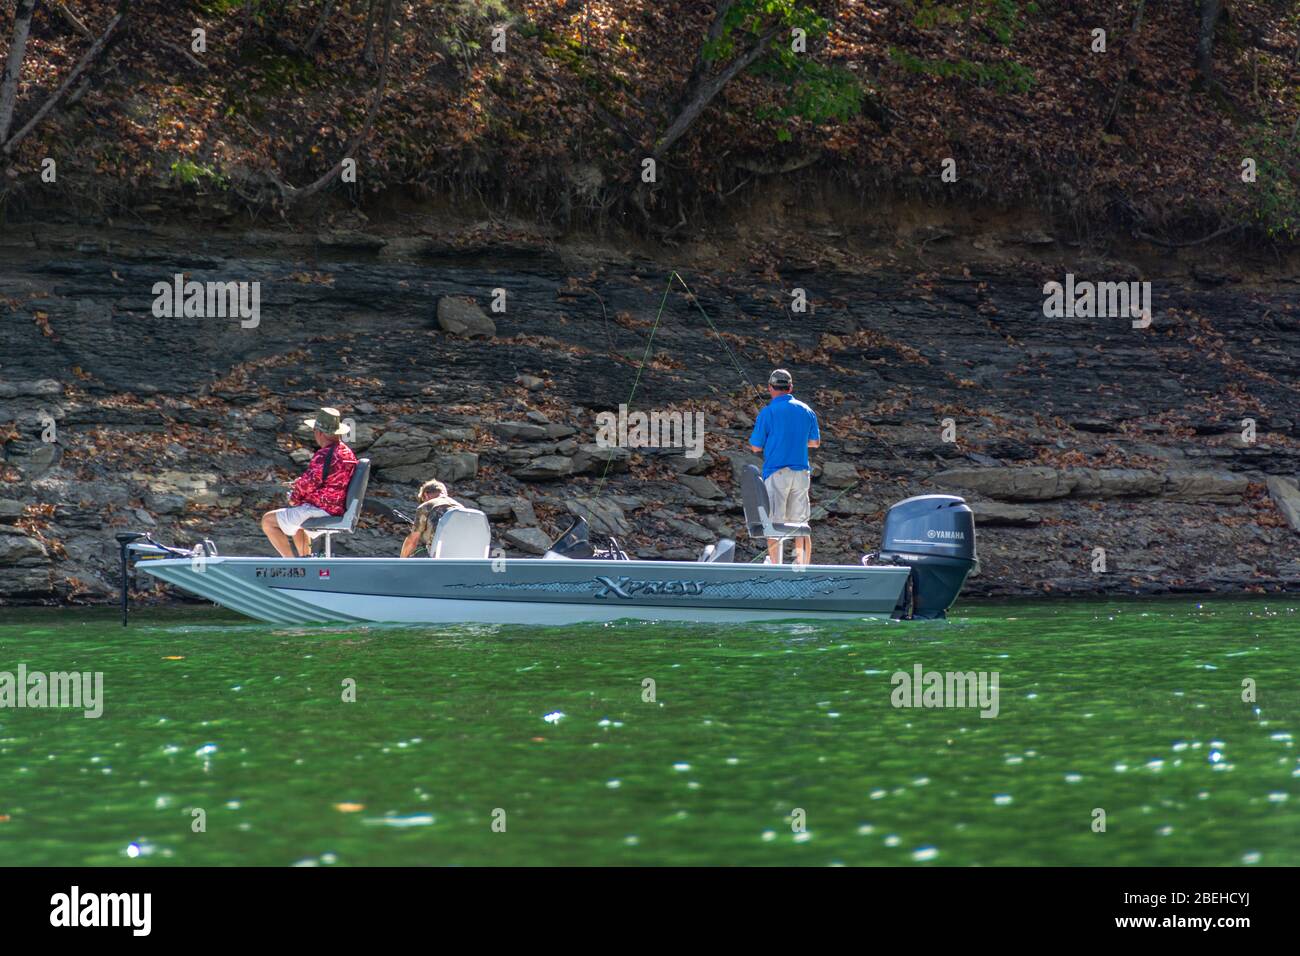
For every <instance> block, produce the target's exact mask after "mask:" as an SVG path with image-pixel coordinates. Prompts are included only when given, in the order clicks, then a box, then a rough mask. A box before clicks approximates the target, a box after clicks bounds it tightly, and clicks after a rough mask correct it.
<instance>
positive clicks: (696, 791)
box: [0, 598, 1300, 866]
mask: <svg viewBox="0 0 1300 956" xmlns="http://www.w3.org/2000/svg"><path fill="white" fill-rule="evenodd" d="M1298 638H1300V598H1291V599H1289V600H1288V599H1286V598H1282V599H1276V598H1270V599H1268V600H1263V599H1260V600H1215V599H1204V600H1199V599H1180V600H1168V601H1150V602H1110V603H1100V602H1068V603H1067V602H1061V603H1050V604H979V605H977V604H962V605H960V606H959V608H958V613H957V614H956V616H955V618H954V619H953V620H951V621H947V622H924V623H923V622H911V623H899V622H889V623H886V622H866V623H862V624H855V625H846V624H841V623H835V624H820V623H803V624H781V625H749V626H735V625H732V626H728V627H717V628H713V627H705V626H698V627H697V626H683V625H645V624H631V623H628V624H614V625H605V626H602V625H591V626H584V627H576V628H566V629H558V630H552V629H540V628H538V629H531V628H485V627H457V628H432V627H408V628H391V627H357V628H345V629H337V628H332V629H327V630H310V629H302V628H282V627H274V626H268V625H260V624H253V623H249V622H246V621H243V620H242V619H237V618H233V617H231V616H229V615H227V614H225V612H221V611H217V610H192V611H175V610H139V611H137V612H136V614H135V615H134V617H133V622H132V626H131V627H130V628H129V629H125V630H124V629H123V628H122V627H121V626H120V625H119V623H118V621H117V619H116V617H115V616H114V614H113V613H112V612H108V611H79V610H73V611H69V610H43V611H16V610H14V609H4V608H0V672H11V673H16V672H17V669H18V666H19V665H20V664H25V665H26V667H27V669H28V671H43V672H54V671H74V670H75V671H100V672H102V673H103V714H102V716H101V717H99V718H98V719H87V718H85V717H84V716H83V715H82V712H81V711H73V710H69V709H50V708H46V709H11V708H5V709H0V865H9V866H13V865H28V864H30V865H37V864H46V865H64V864H68V865H71V864H90V865H97V864H108V865H125V866H150V865H169V864H170V865H218V864H236V863H238V864H267V865H289V864H306V865H335V866H343V865H367V864H388V865H393V864H397V865H465V864H470V865H472V864H494V865H495V864H631V865H650V864H743V865H766V864H775V865H813V866H825V865H832V864H846V865H864V864H869V865H907V866H935V865H956V866H967V865H1001V864H1081V865H1127V864H1154V865H1265V866H1268V865H1282V864H1286V865H1292V866H1294V865H1297V864H1300V759H1298V758H1300V753H1298V752H1297V749H1296V743H1295V735H1296V734H1298V733H1300V674H1298V673H1297V664H1298V663H1300V640H1298ZM917 665H920V666H921V668H922V670H923V671H938V672H948V671H954V672H955V671H962V672H965V671H975V672H981V671H982V672H997V674H998V678H997V687H998V713H997V716H996V717H988V718H985V717H981V716H980V711H979V709H978V708H977V707H943V708H938V707H936V708H924V707H923V708H919V709H917V708H902V707H895V706H894V705H893V702H892V701H891V697H893V696H894V694H895V687H894V684H893V683H892V680H891V676H892V675H893V674H894V673H895V672H897V671H904V672H907V673H908V674H909V675H910V674H912V673H914V669H915V667H916V666H917ZM647 678H648V679H650V680H653V682H654V686H653V691H654V694H653V696H654V699H653V700H647V699H645V698H646V697H648V696H649V693H648V689H647V686H646V684H645V681H646V679H647ZM350 681H355V688H356V690H355V695H356V700H355V702H348V701H345V700H344V699H343V698H344V695H345V686H350V684H348V683H347V682H350ZM1243 681H1247V682H1248V683H1247V684H1246V689H1247V690H1249V688H1250V687H1251V686H1253V688H1254V695H1255V698H1256V699H1255V701H1254V702H1249V701H1243V699H1242V697H1243ZM1249 682H1253V685H1252V684H1250V683H1249ZM195 809H200V810H202V811H203V813H202V814H201V815H200V816H196V815H195V813H194V811H195ZM1097 810H1102V811H1104V813H1105V831H1104V832H1096V831H1095V830H1094V825H1095V824H1094V821H1095V820H1097V819H1099V817H1098V816H1097V814H1096V811H1097ZM200 819H202V820H203V822H204V823H205V829H203V830H202V832H195V826H196V824H197V822H198V821H199V820H200ZM494 821H495V822H496V829H495V830H494ZM502 824H504V832H498V831H499V830H500V828H501V826H502Z"/></svg>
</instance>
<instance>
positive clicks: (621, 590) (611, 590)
mask: <svg viewBox="0 0 1300 956" xmlns="http://www.w3.org/2000/svg"><path fill="white" fill-rule="evenodd" d="M595 581H596V583H597V584H599V585H600V586H601V587H603V588H604V590H603V591H598V592H597V593H596V597H598V598H607V597H620V598H625V599H626V598H631V597H632V596H633V595H636V594H642V595H645V594H653V595H671V596H681V595H687V594H692V595H695V594H703V593H704V584H705V582H703V581H633V580H632V579H631V578H629V577H621V578H619V579H618V580H617V581H616V580H614V579H613V578H607V577H605V576H604V575H600V574H598V575H596V578H595Z"/></svg>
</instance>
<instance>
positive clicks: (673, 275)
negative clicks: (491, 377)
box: [596, 269, 907, 510]
mask: <svg viewBox="0 0 1300 956" xmlns="http://www.w3.org/2000/svg"><path fill="white" fill-rule="evenodd" d="M674 281H676V282H677V283H678V284H680V285H681V287H682V289H683V290H684V291H685V292H686V297H687V300H688V301H689V302H691V303H692V304H693V305H694V306H695V308H696V309H697V310H698V311H699V313H700V315H702V316H703V317H704V321H705V322H706V323H708V326H709V329H710V330H712V332H713V334H714V336H715V337H716V338H717V340H718V343H719V344H720V345H721V346H722V348H723V351H724V352H726V354H727V358H729V359H730V360H731V364H732V366H733V367H734V368H735V370H736V373H737V374H738V375H739V376H740V378H741V380H742V381H743V382H744V383H745V384H746V385H747V386H748V387H749V388H750V390H751V391H752V393H753V400H754V402H755V404H761V403H762V400H763V398H764V397H765V396H764V394H763V391H762V389H761V388H759V386H758V385H756V384H755V383H754V380H753V379H751V378H750V377H749V375H748V373H746V371H745V368H744V366H743V365H742V364H741V362H740V360H739V359H738V358H736V354H735V352H733V351H732V350H731V346H730V345H728V344H727V340H726V338H724V337H723V335H722V332H721V331H720V330H719V329H718V327H717V325H715V324H714V322H713V319H712V318H711V317H710V316H709V313H708V312H706V311H705V309H704V306H703V305H701V304H700V297H699V296H698V295H696V294H695V291H694V290H693V289H692V288H691V287H690V286H689V285H687V284H686V280H685V279H683V278H682V276H681V273H679V272H678V271H677V270H676V269H674V270H672V272H670V273H669V275H668V282H667V284H666V285H665V287H664V294H663V296H662V297H661V298H660V300H659V310H658V312H656V313H655V321H654V325H653V326H651V328H650V337H649V338H648V339H647V340H646V347H645V352H644V353H643V354H642V356H641V364H640V365H638V366H637V370H636V377H635V378H634V379H633V381H632V390H631V392H630V393H629V394H628V398H627V403H626V407H627V408H628V409H631V407H632V399H633V398H634V397H635V396H636V390H637V387H638V386H639V385H640V382H641V372H642V370H643V369H644V368H645V366H646V363H647V362H648V361H649V358H650V351H651V348H652V346H653V344H654V337H655V333H656V332H657V331H658V329H659V323H660V321H661V320H662V318H663V314H664V306H665V305H666V304H667V302H668V293H669V292H670V291H671V290H672V286H673V282H674ZM601 305H602V307H603V306H604V302H603V300H602V302H601ZM862 426H863V428H864V429H866V431H867V432H868V433H869V434H870V435H871V436H872V437H873V438H875V439H876V441H878V442H879V443H880V444H881V446H883V447H884V449H885V450H886V451H887V452H889V454H891V455H893V456H894V458H895V459H897V460H898V461H899V462H900V463H902V464H904V465H906V464H907V460H906V459H905V458H903V456H902V455H900V454H898V452H897V451H895V450H894V448H893V446H892V445H890V443H889V442H888V441H887V440H886V439H885V438H884V436H883V435H881V434H880V433H879V432H877V431H876V430H875V429H874V428H873V427H872V426H871V425H869V424H867V423H866V422H863V423H862ZM613 462H614V459H613V456H610V457H609V458H608V459H606V461H605V470H604V471H603V472H602V473H601V476H600V481H599V482H598V483H597V485H596V494H597V495H599V494H600V491H601V489H602V488H604V486H605V480H606V478H607V477H608V475H609V470H610V467H611V466H612V465H613ZM861 483H862V479H858V480H857V481H855V482H854V483H853V484H851V485H849V486H848V487H847V488H845V489H843V490H842V491H840V492H839V494H837V495H835V496H834V497H833V498H831V499H830V501H827V502H824V503H823V504H820V505H818V510H822V509H825V508H828V507H829V506H830V505H832V504H834V503H835V502H836V501H838V500H839V498H840V497H841V496H843V495H844V494H846V493H847V492H849V491H852V490H853V489H854V488H856V487H857V486H858V485H860V484H861Z"/></svg>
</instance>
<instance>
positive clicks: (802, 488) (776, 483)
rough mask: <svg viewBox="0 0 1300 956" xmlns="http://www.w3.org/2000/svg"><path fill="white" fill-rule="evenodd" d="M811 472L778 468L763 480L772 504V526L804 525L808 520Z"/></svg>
mask: <svg viewBox="0 0 1300 956" xmlns="http://www.w3.org/2000/svg"><path fill="white" fill-rule="evenodd" d="M811 480H812V472H810V471H795V470H794V469H793V468H780V469H778V470H777V471H774V472H772V474H770V475H768V476H767V478H765V479H764V480H763V485H764V486H765V487H766V488H767V497H768V500H769V501H770V502H771V503H772V514H771V518H772V522H773V524H804V523H805V522H807V520H808V515H809V513H810V509H809V507H808V485H809V483H810V482H811Z"/></svg>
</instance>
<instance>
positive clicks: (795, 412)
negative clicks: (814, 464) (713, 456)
mask: <svg viewBox="0 0 1300 956" xmlns="http://www.w3.org/2000/svg"><path fill="white" fill-rule="evenodd" d="M821 437H822V435H821V432H820V431H818V430H817V413H816V412H814V411H813V410H812V409H811V408H809V407H808V406H807V405H805V404H804V403H803V402H801V401H799V399H797V398H795V397H794V396H793V395H778V396H776V397H775V398H774V399H772V400H771V401H770V402H768V403H767V407H765V408H764V409H763V410H762V411H761V412H759V413H758V419H757V420H756V421H755V422H754V432H753V434H751V435H750V436H749V443H750V444H751V445H753V446H754V447H756V448H761V449H763V477H764V478H767V477H768V476H769V475H771V474H772V472H774V471H780V470H781V469H782V468H793V469H794V470H795V471H808V470H809V469H808V443H809V442H810V441H821Z"/></svg>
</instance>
